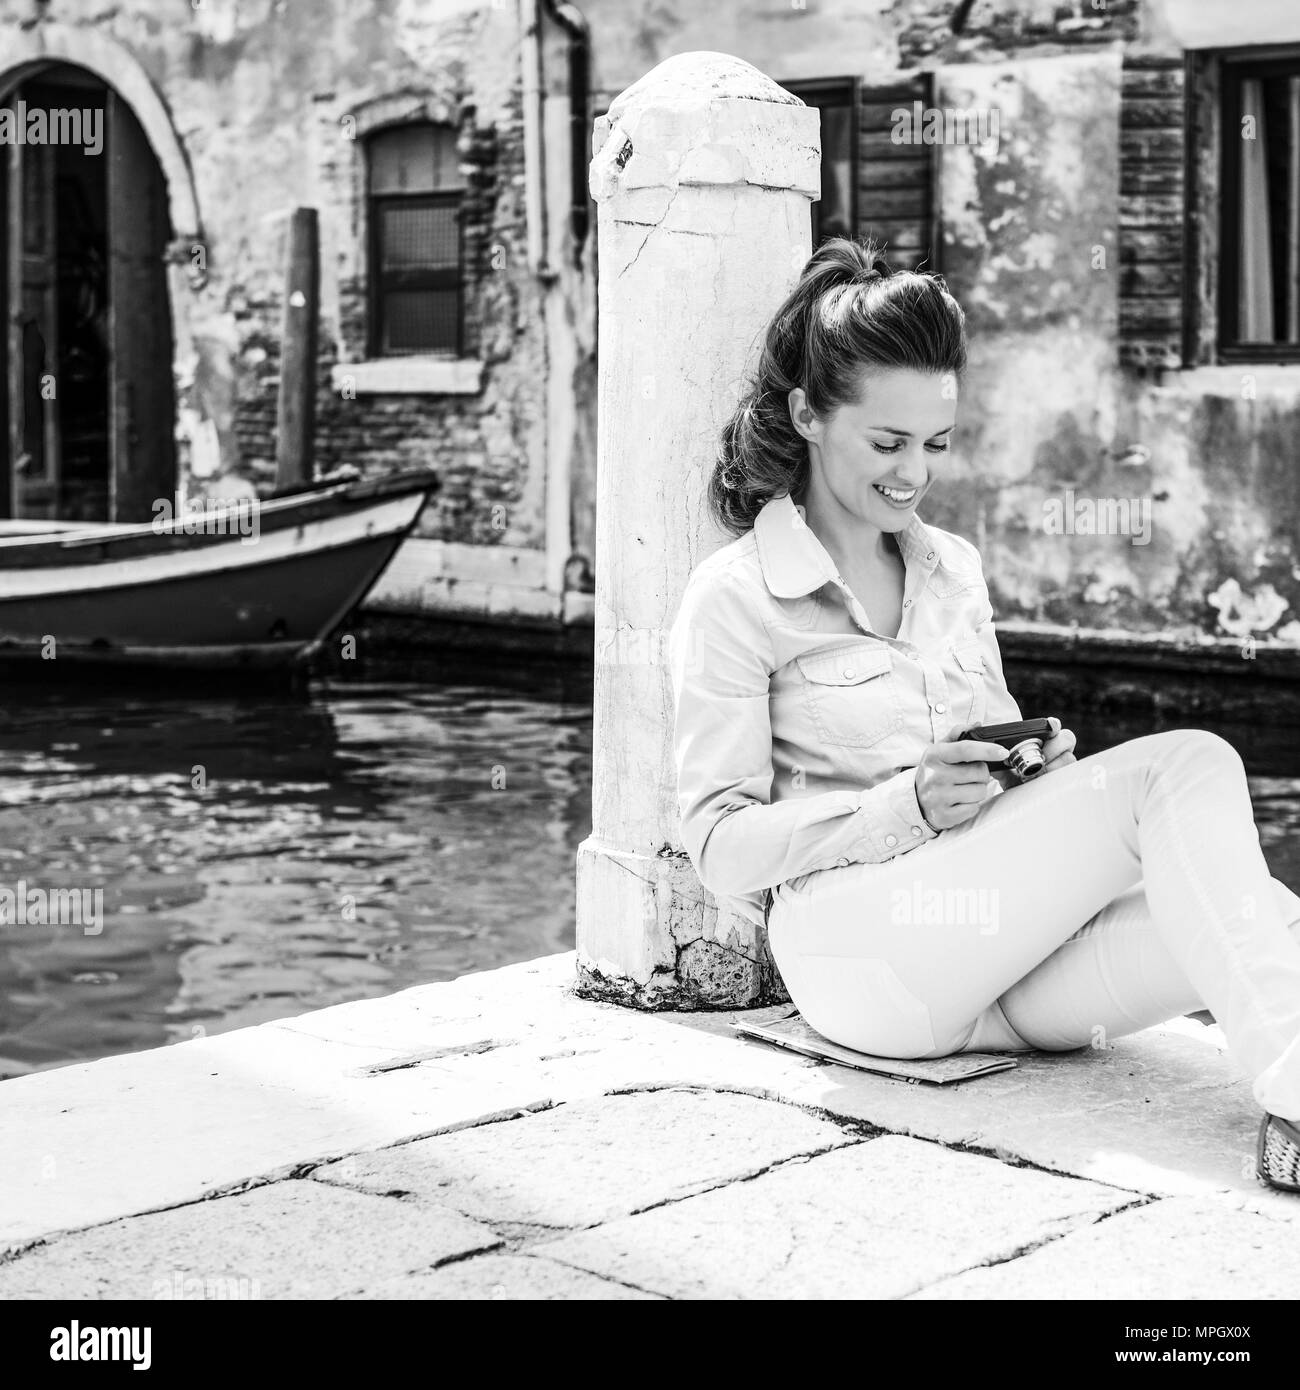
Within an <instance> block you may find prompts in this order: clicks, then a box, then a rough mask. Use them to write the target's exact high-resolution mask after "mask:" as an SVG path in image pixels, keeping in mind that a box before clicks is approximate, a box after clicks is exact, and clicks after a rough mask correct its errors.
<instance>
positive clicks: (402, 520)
mask: <svg viewBox="0 0 1300 1390" xmlns="http://www.w3.org/2000/svg"><path fill="white" fill-rule="evenodd" d="M437 485H438V483H437V478H436V476H435V475H434V474H432V473H428V472H419V473H404V474H398V475H395V476H393V477H388V478H376V479H372V480H368V481H363V482H348V483H340V484H335V485H326V486H319V487H309V488H304V489H300V490H296V491H294V492H293V493H292V494H290V495H281V496H276V497H272V498H269V499H267V500H266V501H259V502H245V503H231V504H228V505H226V506H224V507H221V508H216V509H212V510H209V511H204V512H202V513H195V512H187V511H186V510H184V509H180V508H178V509H176V511H177V514H176V515H174V516H170V517H167V518H166V519H164V517H165V515H166V513H165V511H164V512H163V513H160V515H159V516H158V517H156V518H155V520H154V521H152V522H143V523H103V524H87V523H68V522H0V660H3V661H5V662H13V661H19V662H23V663H30V662H42V663H44V667H45V670H46V672H49V673H53V672H54V670H55V668H56V667H63V666H76V667H79V668H84V666H85V664H86V663H95V664H99V665H105V664H107V665H125V666H155V667H162V668H167V667H174V668H177V669H181V668H183V669H186V670H275V669H283V668H291V667H294V666H297V665H299V664H300V663H302V662H303V661H305V660H306V659H307V658H308V657H310V656H311V654H312V653H313V652H315V651H316V650H317V649H318V648H319V647H320V645H321V643H322V642H323V641H324V640H325V639H326V638H327V637H328V636H329V635H330V633H331V632H333V631H334V629H335V628H336V627H337V626H338V624H339V623H340V622H341V621H342V620H343V619H344V617H345V616H346V615H347V614H348V613H349V612H350V611H351V610H352V609H353V608H355V607H356V606H357V604H359V603H360V602H361V600H362V599H363V598H364V597H365V596H366V594H367V593H368V592H369V591H370V589H371V588H372V587H373V586H374V584H375V582H376V580H377V579H378V578H379V576H380V575H381V574H382V573H383V571H384V568H385V566H387V564H388V562H389V561H390V560H391V559H392V557H393V555H394V553H395V552H396V550H397V548H398V546H399V545H400V544H401V543H402V541H403V540H404V539H405V538H406V536H408V535H409V534H410V533H411V531H412V530H413V528H414V527H415V523H416V521H417V520H418V518H419V515H420V511H421V509H422V507H423V506H424V503H425V501H426V500H427V499H428V497H429V496H430V495H431V494H432V493H433V492H435V491H436V489H437Z"/></svg>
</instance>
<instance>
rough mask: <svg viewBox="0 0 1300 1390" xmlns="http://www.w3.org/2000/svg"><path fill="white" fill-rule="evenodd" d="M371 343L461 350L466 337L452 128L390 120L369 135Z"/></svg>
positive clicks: (398, 349)
mask: <svg viewBox="0 0 1300 1390" xmlns="http://www.w3.org/2000/svg"><path fill="white" fill-rule="evenodd" d="M367 156H368V159H367V169H368V176H369V196H370V336H371V344H370V351H371V354H372V355H373V356H377V357H392V356H401V355H403V354H409V353H418V352H424V353H445V354H447V355H450V356H459V355H460V353H461V349H462V344H463V338H464V293H463V283H462V274H461V272H462V254H461V240H462V238H461V231H462V215H461V203H462V199H463V197H464V192H465V190H464V186H463V183H462V180H461V176H460V172H459V169H458V167H457V155H456V132H455V131H454V130H453V129H452V128H451V127H450V126H438V125H431V124H420V125H407V126H396V127H394V128H392V129H388V130H382V131H379V132H378V133H377V134H375V135H372V136H371V137H370V138H369V140H368V141H367Z"/></svg>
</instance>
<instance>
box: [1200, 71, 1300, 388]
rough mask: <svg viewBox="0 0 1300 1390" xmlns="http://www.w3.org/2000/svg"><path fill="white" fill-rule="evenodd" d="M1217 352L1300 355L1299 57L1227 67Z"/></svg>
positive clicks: (1245, 355) (1280, 356)
mask: <svg viewBox="0 0 1300 1390" xmlns="http://www.w3.org/2000/svg"><path fill="white" fill-rule="evenodd" d="M1222 171H1223V197H1222V202H1221V207H1222V217H1223V221H1222V226H1221V228H1220V238H1221V240H1220V245H1221V248H1222V250H1221V256H1220V262H1219V347H1220V351H1221V352H1222V353H1223V354H1224V355H1225V356H1227V357H1231V358H1234V359H1241V358H1255V359H1264V358H1268V359H1273V360H1278V359H1295V358H1300V53H1291V54H1288V55H1284V56H1274V57H1270V58H1266V59H1265V58H1259V57H1250V58H1247V57H1240V58H1238V57H1232V56H1228V55H1225V56H1224V60H1223V162H1222Z"/></svg>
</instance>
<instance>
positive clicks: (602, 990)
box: [577, 836, 789, 1009]
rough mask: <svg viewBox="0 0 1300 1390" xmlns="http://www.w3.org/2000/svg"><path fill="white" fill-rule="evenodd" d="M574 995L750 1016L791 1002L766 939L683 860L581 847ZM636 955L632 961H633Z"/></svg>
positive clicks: (594, 844) (676, 855) (595, 844)
mask: <svg viewBox="0 0 1300 1390" xmlns="http://www.w3.org/2000/svg"><path fill="white" fill-rule="evenodd" d="M578 921H579V922H580V923H581V924H582V932H581V936H580V939H579V941H578V987H577V992H578V994H579V995H580V996H582V997H583V998H586V999H603V1000H606V1001H608V1002H610V1003H617V1004H627V1005H631V1006H632V1007H634V1008H640V1009H744V1008H756V1007H758V1006H759V1005H762V1004H777V1003H780V1002H782V1001H783V1000H786V999H788V998H789V995H788V994H787V993H786V991H785V986H784V985H783V984H782V982H781V976H780V974H779V973H778V971H777V969H776V966H775V964H774V962H773V960H772V956H771V952H770V951H769V950H768V946H767V933H766V932H765V931H763V929H762V928H761V927H757V926H755V925H754V923H752V922H751V921H749V919H748V918H746V917H742V916H741V915H740V914H738V913H736V912H733V911H731V910H730V909H728V908H723V907H720V906H719V905H718V904H717V903H716V902H715V901H714V898H713V896H712V894H710V893H707V892H706V891H705V890H704V889H703V888H701V887H700V881H699V879H698V878H696V876H695V870H694V868H693V867H692V865H691V862H690V859H689V858H688V857H687V856H686V855H685V854H684V853H683V852H681V851H676V852H670V853H661V854H658V855H649V854H632V853H628V852H626V851H622V850H617V849H613V848H611V847H609V846H606V845H602V844H601V843H600V842H599V841H597V840H596V839H595V837H594V836H590V837H588V838H587V839H586V840H584V841H583V842H582V844H581V845H580V846H579V847H578ZM633 953H634V954H633Z"/></svg>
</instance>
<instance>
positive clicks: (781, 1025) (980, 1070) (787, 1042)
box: [732, 1009, 1016, 1086]
mask: <svg viewBox="0 0 1300 1390" xmlns="http://www.w3.org/2000/svg"><path fill="white" fill-rule="evenodd" d="M732 1027H733V1028H735V1030H736V1031H737V1032H738V1033H743V1034H744V1035H745V1036H746V1037H749V1038H759V1039H760V1040H761V1041H763V1042H770V1043H776V1045H777V1046H778V1047H788V1048H789V1049H790V1050H791V1051H792V1052H802V1053H803V1054H804V1055H805V1056H806V1057H816V1058H818V1059H819V1060H821V1061H825V1062H839V1063H840V1065H841V1066H845V1067H856V1068H857V1069H858V1070H859V1071H870V1072H875V1073H876V1074H877V1075H879V1076H889V1077H893V1078H894V1079H896V1080H898V1081H910V1082H912V1083H913V1085H917V1084H920V1083H926V1084H928V1085H931V1086H951V1085H954V1084H955V1083H956V1082H958V1081H973V1080H974V1079H975V1077H977V1076H988V1075H990V1074H991V1073H992V1072H995V1071H1007V1070H1009V1069H1010V1068H1012V1067H1014V1066H1015V1065H1016V1062H1015V1058H1014V1057H1006V1056H998V1055H997V1054H995V1053H992V1052H959V1053H957V1054H956V1055H954V1056H952V1057H935V1058H933V1059H929V1060H920V1061H908V1060H904V1059H902V1058H898V1057H871V1056H869V1055H868V1054H867V1053H865V1052H855V1051H854V1050H853V1049H852V1048H851V1047H841V1046H840V1045H839V1044H838V1043H833V1042H831V1041H830V1039H828V1038H823V1037H822V1035H821V1034H820V1033H818V1032H817V1031H816V1030H815V1029H813V1028H810V1027H809V1026H808V1024H806V1023H805V1022H804V1021H803V1019H802V1018H801V1017H800V1015H799V1011H798V1010H797V1009H796V1010H795V1011H794V1012H793V1013H791V1014H787V1015H785V1016H784V1017H782V1018H775V1019H771V1020H769V1021H768V1022H766V1023H760V1022H751V1021H750V1020H748V1019H737V1020H736V1021H735V1022H734V1023H733V1024H732Z"/></svg>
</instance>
